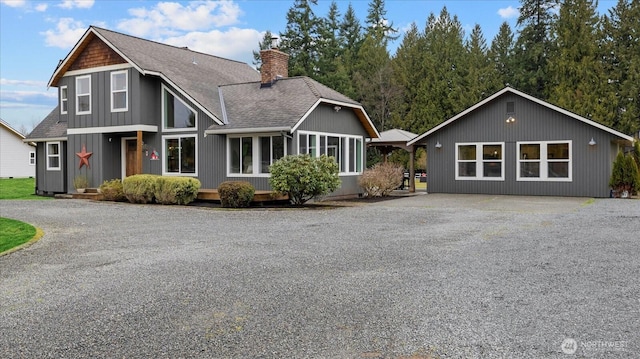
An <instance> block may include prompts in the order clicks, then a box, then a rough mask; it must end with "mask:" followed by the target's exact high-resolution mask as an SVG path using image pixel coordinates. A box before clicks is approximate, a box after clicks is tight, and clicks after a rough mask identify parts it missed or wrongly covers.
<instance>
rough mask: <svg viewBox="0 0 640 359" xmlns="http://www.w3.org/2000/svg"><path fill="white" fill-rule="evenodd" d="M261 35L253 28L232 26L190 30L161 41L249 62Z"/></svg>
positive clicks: (262, 34)
mask: <svg viewBox="0 0 640 359" xmlns="http://www.w3.org/2000/svg"><path fill="white" fill-rule="evenodd" d="M263 36H264V33H262V32H259V31H257V30H254V29H239V28H235V27H234V28H231V29H229V30H228V31H219V30H213V31H209V32H191V33H188V34H186V35H183V36H175V37H170V38H167V39H165V40H164V41H163V42H165V43H167V44H169V45H174V46H187V47H188V48H189V49H191V50H194V51H198V52H204V53H207V54H211V55H215V56H220V57H224V58H227V59H233V60H237V61H242V62H245V63H249V64H250V63H251V62H252V61H253V50H255V49H256V47H257V44H258V43H259V42H260V41H261V40H262V37H263Z"/></svg>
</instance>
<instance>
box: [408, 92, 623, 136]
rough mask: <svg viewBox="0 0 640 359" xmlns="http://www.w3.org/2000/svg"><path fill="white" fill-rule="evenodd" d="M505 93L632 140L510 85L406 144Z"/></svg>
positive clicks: (427, 134) (429, 133)
mask: <svg viewBox="0 0 640 359" xmlns="http://www.w3.org/2000/svg"><path fill="white" fill-rule="evenodd" d="M505 93H512V94H515V95H518V96H520V97H523V98H526V99H527V100H530V101H533V102H535V103H537V104H539V105H542V106H544V107H547V108H549V109H551V110H553V111H556V112H560V113H562V114H563V115H566V116H569V117H571V118H573V119H576V120H578V121H581V122H584V123H586V124H588V125H590V126H593V127H596V128H599V129H601V130H603V131H605V132H608V133H610V134H612V135H614V136H618V137H620V138H623V139H625V140H627V141H633V137H631V136H628V135H625V134H624V133H622V132H618V131H616V130H614V129H612V128H609V127H607V126H605V125H602V124H600V123H597V122H595V121H592V120H589V119H587V118H584V117H582V116H579V115H576V114H575V113H573V112H570V111H567V110H565V109H563V108H560V107H558V106H555V105H552V104H550V103H548V102H546V101H542V100H540V99H538V98H535V97H533V96H531V95H527V94H526V93H524V92H521V91H518V90H516V89H513V88H511V87H505V88H504V89H502V90H500V91H498V92H496V93H495V94H493V95H491V96H489V97H487V98H486V99H484V100H482V101H480V102H478V103H477V104H475V105H473V106H471V107H469V108H468V109H466V110H464V111H462V112H460V113H459V114H457V115H455V116H453V117H452V118H450V119H448V120H446V121H444V122H443V123H441V124H439V125H437V126H435V127H434V128H432V129H430V130H429V131H427V132H425V133H423V134H422V135H420V136H418V137H416V138H414V139H413V140H411V141H409V142H408V143H407V145H408V146H411V145H414V144H416V143H417V142H420V141H421V140H423V139H424V138H426V137H427V136H429V135H431V134H432V133H434V132H436V131H438V130H440V129H441V128H443V127H445V126H448V125H449V124H450V123H452V122H454V121H456V120H458V119H460V118H461V117H464V116H465V115H467V114H469V113H471V112H473V111H475V110H476V109H478V108H480V107H482V106H484V105H485V104H487V103H489V102H491V101H493V100H494V99H496V98H498V97H500V96H502V95H504V94H505Z"/></svg>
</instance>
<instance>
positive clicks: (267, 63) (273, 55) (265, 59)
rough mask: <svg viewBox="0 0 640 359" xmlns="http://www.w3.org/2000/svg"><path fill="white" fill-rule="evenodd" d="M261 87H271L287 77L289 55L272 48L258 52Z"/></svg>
mask: <svg viewBox="0 0 640 359" xmlns="http://www.w3.org/2000/svg"><path fill="white" fill-rule="evenodd" d="M260 58H261V59H262V66H261V67H260V75H261V77H262V79H261V84H262V86H271V84H273V83H274V82H275V81H276V80H277V79H279V78H286V77H289V55H288V54H285V53H284V52H282V51H280V50H278V48H277V47H275V46H272V47H271V48H270V49H268V50H261V51H260Z"/></svg>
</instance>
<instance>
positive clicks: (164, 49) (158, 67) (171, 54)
mask: <svg viewBox="0 0 640 359" xmlns="http://www.w3.org/2000/svg"><path fill="white" fill-rule="evenodd" d="M95 38H98V39H100V40H101V41H103V42H104V43H105V44H106V45H107V46H109V47H110V48H111V49H112V50H114V51H115V52H116V53H117V54H118V55H120V56H121V57H122V58H123V59H124V60H125V61H127V62H128V63H129V64H130V65H131V66H133V67H134V68H135V69H136V70H138V71H139V72H140V73H141V74H143V75H145V76H146V75H152V76H159V77H160V78H162V79H163V80H165V81H166V82H167V83H169V84H170V85H171V86H172V87H174V88H175V89H176V90H178V91H179V92H180V93H181V94H182V95H184V96H185V97H186V98H187V99H189V101H191V102H193V103H194V104H195V105H196V106H197V107H199V108H200V109H201V110H202V111H203V112H205V113H206V114H207V115H209V116H210V117H211V118H213V120H214V121H216V122H218V123H220V124H222V121H221V118H222V113H221V108H220V101H219V96H218V93H217V89H218V86H220V85H224V84H229V83H241V82H248V81H259V80H260V74H259V73H258V71H256V70H255V69H254V68H252V67H251V66H249V65H247V64H245V63H243V62H239V61H235V60H229V59H224V58H221V57H217V56H212V55H208V54H205V53H201V52H197V51H193V50H189V49H188V48H185V47H176V46H171V45H166V44H162V43H159V42H154V41H150V40H145V39H141V38H138V37H135V36H130V35H125V34H122V33H118V32H115V31H110V30H107V29H102V28H99V27H95V26H91V27H89V29H87V31H86V32H85V33H84V35H83V36H82V38H81V39H80V40H79V41H78V43H76V45H75V46H74V48H73V49H72V50H71V52H69V54H68V55H67V57H66V58H65V59H64V60H62V61H61V62H60V63H59V64H58V67H57V68H56V70H55V71H54V73H53V75H52V76H51V79H50V80H49V86H57V84H58V82H59V81H60V79H61V78H62V76H64V74H65V73H66V72H67V71H68V70H69V68H70V67H71V66H72V65H73V63H74V61H75V60H76V59H77V58H78V57H79V56H80V54H81V53H82V51H83V50H84V49H85V48H86V46H87V45H88V44H89V43H90V42H91V41H92V40H94V39H95Z"/></svg>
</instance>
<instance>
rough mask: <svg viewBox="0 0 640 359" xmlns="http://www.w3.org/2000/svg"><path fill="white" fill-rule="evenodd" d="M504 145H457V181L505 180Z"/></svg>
mask: <svg viewBox="0 0 640 359" xmlns="http://www.w3.org/2000/svg"><path fill="white" fill-rule="evenodd" d="M503 153H504V143H456V180H485V181H503V180H504V154H503Z"/></svg>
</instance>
